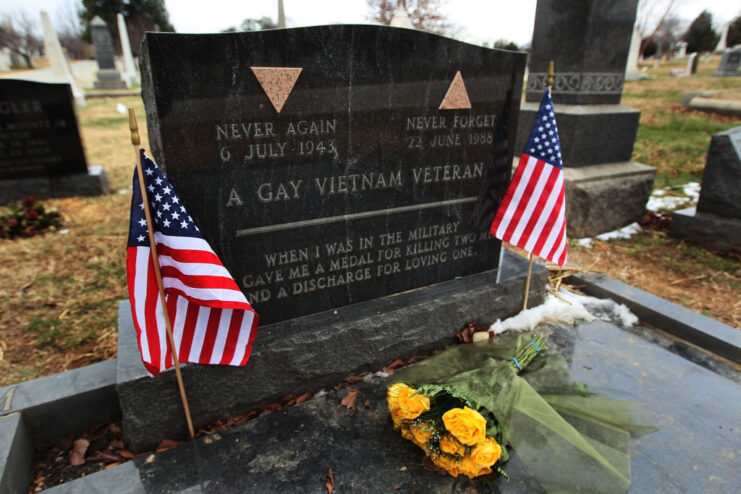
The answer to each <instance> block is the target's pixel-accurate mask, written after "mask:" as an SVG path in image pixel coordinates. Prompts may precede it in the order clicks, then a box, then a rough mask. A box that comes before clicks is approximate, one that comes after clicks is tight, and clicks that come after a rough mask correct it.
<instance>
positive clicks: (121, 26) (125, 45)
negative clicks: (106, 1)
mask: <svg viewBox="0 0 741 494" xmlns="http://www.w3.org/2000/svg"><path fill="white" fill-rule="evenodd" d="M116 20H117V21H118V34H119V36H120V38H121V50H122V51H123V62H124V71H125V74H126V81H127V82H128V85H129V86H131V85H132V84H134V83H138V82H140V80H141V79H140V77H139V72H138V71H137V70H136V64H135V63H134V57H133V56H132V55H131V43H129V32H128V31H127V30H126V21H125V20H124V16H123V14H116Z"/></svg>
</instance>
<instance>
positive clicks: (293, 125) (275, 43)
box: [142, 25, 525, 323]
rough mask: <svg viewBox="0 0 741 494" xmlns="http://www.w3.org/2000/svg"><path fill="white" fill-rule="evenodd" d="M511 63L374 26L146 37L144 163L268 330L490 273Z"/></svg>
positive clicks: (519, 70)
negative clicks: (159, 171) (155, 168)
mask: <svg viewBox="0 0 741 494" xmlns="http://www.w3.org/2000/svg"><path fill="white" fill-rule="evenodd" d="M174 53H177V54H181V56H178V57H173V54H174ZM524 65H525V55H524V54H522V53H514V52H507V51H502V50H492V49H487V48H482V47H478V46H473V45H468V44H465V43H461V42H458V41H455V40H451V39H447V38H443V37H440V36H436V35H432V34H428V33H422V32H418V31H412V30H406V29H394V28H387V27H379V26H353V25H349V26H348V25H334V26H320V27H312V28H301V29H288V30H272V31H262V32H250V33H229V34H207V35H181V34H168V33H148V34H147V36H146V38H145V41H144V43H143V51H142V72H143V74H142V89H143V97H144V101H145V105H146V107H147V123H148V129H149V137H150V142H151V143H152V152H153V154H154V158H155V159H156V160H157V161H158V163H159V164H160V165H161V166H162V167H163V168H164V169H165V172H166V174H167V175H168V178H169V179H170V181H171V182H172V184H173V186H174V187H175V188H176V189H177V191H178V193H179V195H180V196H181V197H182V199H183V201H184V202H185V203H186V204H187V205H188V209H189V211H191V214H192V215H193V219H194V221H195V222H196V224H197V225H198V226H199V228H200V229H201V231H202V233H203V234H204V237H205V238H206V239H207V240H208V241H209V243H210V244H211V245H212V246H213V248H214V250H215V251H216V253H217V254H218V255H219V256H220V257H221V259H222V261H223V262H224V264H225V265H226V266H227V268H229V270H230V271H231V273H232V275H233V276H234V278H235V279H236V280H237V283H238V284H239V285H240V287H241V288H242V289H243V291H244V292H245V293H246V294H247V296H248V298H249V300H250V302H251V303H252V304H253V306H254V307H255V309H256V310H257V312H258V313H259V314H260V317H261V321H262V322H264V323H272V322H276V321H280V320H284V319H290V318H293V317H298V316H301V315H305V314H311V313H315V312H319V311H322V310H326V309H329V308H334V307H340V306H344V305H348V304H353V303H357V302H361V301H364V300H369V299H372V298H376V297H380V296H384V295H388V294H391V293H398V292H401V291H404V290H409V289H413V288H417V287H421V286H426V285H429V284H432V283H437V282H440V281H445V280H450V279H453V278H455V277H458V276H466V275H471V274H475V273H480V272H483V271H487V270H491V269H496V268H497V267H498V265H499V257H500V255H499V254H500V243H499V241H498V240H496V239H493V238H491V237H490V236H489V234H488V226H489V225H490V223H491V219H492V218H493V215H494V213H495V211H496V208H497V206H498V204H499V202H500V201H501V196H502V194H503V193H504V190H505V188H506V185H507V183H508V180H509V175H510V170H511V162H512V156H513V144H514V139H515V132H516V127H517V125H516V124H517V122H516V121H517V116H518V111H519V99H520V94H521V87H522V79H523V72H524Z"/></svg>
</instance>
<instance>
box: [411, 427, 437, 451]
mask: <svg viewBox="0 0 741 494" xmlns="http://www.w3.org/2000/svg"><path fill="white" fill-rule="evenodd" d="M409 431H410V432H411V433H412V437H413V439H412V442H413V443H414V444H416V445H417V446H419V447H420V448H422V449H424V447H425V445H426V444H427V441H429V440H430V436H432V431H431V428H430V427H429V426H427V424H423V425H422V426H416V425H411V426H410V427H409Z"/></svg>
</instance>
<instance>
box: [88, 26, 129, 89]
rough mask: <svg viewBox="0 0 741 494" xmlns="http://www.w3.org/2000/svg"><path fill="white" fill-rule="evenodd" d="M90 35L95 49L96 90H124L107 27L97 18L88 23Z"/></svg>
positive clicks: (124, 84) (124, 85)
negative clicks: (96, 67) (96, 65)
mask: <svg viewBox="0 0 741 494" xmlns="http://www.w3.org/2000/svg"><path fill="white" fill-rule="evenodd" d="M90 34H91V36H92V38H93V47H94V48H95V60H97V62H98V78H97V80H96V81H95V88H96V89H126V83H125V82H124V81H123V79H121V73H120V72H119V71H118V69H116V60H115V54H114V52H113V40H112V39H111V32H110V31H109V30H108V25H107V24H106V23H105V21H104V20H103V19H101V18H100V17H98V16H95V17H93V20H91V21H90Z"/></svg>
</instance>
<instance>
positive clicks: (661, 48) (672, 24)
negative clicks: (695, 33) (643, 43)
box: [651, 15, 684, 59]
mask: <svg viewBox="0 0 741 494" xmlns="http://www.w3.org/2000/svg"><path fill="white" fill-rule="evenodd" d="M683 27H684V23H683V22H682V20H681V19H680V18H679V17H677V16H675V15H670V16H668V17H667V18H666V19H665V20H664V22H663V24H662V25H661V28H659V29H657V30H656V32H655V33H654V34H653V36H652V37H651V40H652V41H653V42H654V43H656V51H657V53H658V55H659V56H660V57H666V58H667V59H668V58H671V57H672V54H673V53H674V49H675V48H676V46H677V42H678V41H680V39H681V37H682V32H683V30H684V29H683Z"/></svg>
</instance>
